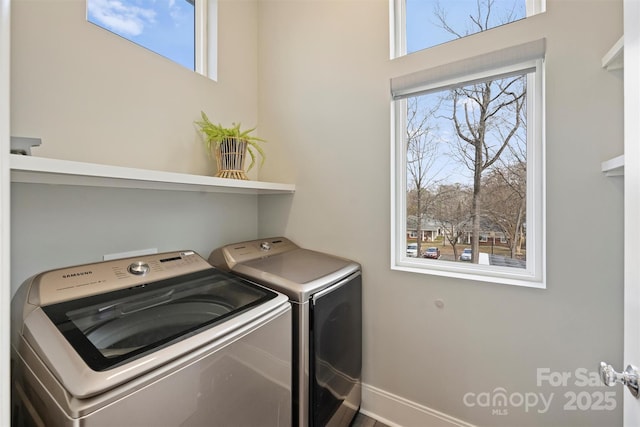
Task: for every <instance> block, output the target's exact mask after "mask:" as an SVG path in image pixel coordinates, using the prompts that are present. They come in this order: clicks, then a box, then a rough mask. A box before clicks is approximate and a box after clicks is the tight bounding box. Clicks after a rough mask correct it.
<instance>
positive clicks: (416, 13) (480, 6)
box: [392, 0, 545, 56]
mask: <svg viewBox="0 0 640 427" xmlns="http://www.w3.org/2000/svg"><path fill="white" fill-rule="evenodd" d="M394 7H395V17H396V19H395V27H396V31H395V39H396V45H395V48H394V50H395V52H394V54H393V55H392V56H401V55H405V54H408V53H412V52H416V51H419V50H422V49H426V48H429V47H432V46H436V45H439V44H442V43H446V42H449V41H451V40H455V39H459V38H462V37H466V36H469V35H471V34H476V33H479V32H482V31H486V30H489V29H491V28H495V27H499V26H501V25H505V24H508V23H511V22H515V21H518V20H520V19H524V18H526V17H527V16H531V15H534V14H536V13H540V12H542V11H543V10H544V7H545V4H544V0H455V1H451V0H394Z"/></svg>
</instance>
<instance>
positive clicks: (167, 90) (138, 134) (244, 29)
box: [11, 0, 257, 174]
mask: <svg viewBox="0 0 640 427" xmlns="http://www.w3.org/2000/svg"><path fill="white" fill-rule="evenodd" d="M12 6H13V11H12V27H13V31H12V47H13V49H12V56H11V70H12V80H11V91H12V93H11V94H12V102H11V132H12V135H16V136H30V137H39V138H42V147H41V148H38V149H35V150H33V153H34V155H38V156H43V157H51V158H59V159H67V160H79V161H85V162H94V163H105V164H112V165H120V166H131V167H138V168H148V169H157V170H166V171H175V172H191V173H202V174H210V173H211V172H212V171H213V168H212V166H211V165H210V164H209V162H208V160H207V157H206V154H205V151H204V150H203V148H202V144H201V143H200V137H199V135H198V133H197V131H196V128H195V127H194V125H193V121H194V120H196V119H198V118H199V117H200V110H204V111H205V112H207V113H208V115H209V117H210V118H211V119H212V120H213V121H216V122H220V123H223V124H225V125H230V124H231V123H232V122H240V123H242V124H244V125H247V126H255V124H257V108H256V101H255V100H256V90H257V54H256V48H257V39H256V31H257V23H256V3H255V2H253V1H232V0H221V1H219V16H220V23H219V26H220V28H219V34H221V36H220V37H219V61H218V63H219V71H218V81H217V82H213V81H211V80H209V79H208V78H205V77H203V76H201V75H199V74H197V73H195V72H193V71H190V70H188V69H186V68H184V67H182V66H180V65H177V64H175V63H173V62H172V61H170V60H168V59H165V58H163V57H161V56H160V55H157V54H155V53H153V52H150V51H148V50H146V49H144V48H141V47H139V46H138V45H135V44H134V43H131V42H129V41H127V40H125V39H123V38H121V37H119V36H117V35H115V34H112V33H110V32H108V31H106V30H104V29H102V28H100V27H98V26H96V25H93V24H91V23H89V22H87V21H86V19H85V16H86V12H85V1H84V0H13V3H12Z"/></svg>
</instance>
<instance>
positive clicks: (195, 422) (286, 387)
mask: <svg viewBox="0 0 640 427" xmlns="http://www.w3.org/2000/svg"><path fill="white" fill-rule="evenodd" d="M290 323H291V307H290V304H289V302H288V299H287V297H286V296H284V295H282V294H279V293H277V292H274V291H272V290H269V289H266V288H264V287H261V286H258V285H256V284H253V283H250V282H248V281H246V280H244V279H241V278H239V277H237V276H234V275H230V274H228V273H225V272H223V271H220V270H217V269H215V268H213V267H211V265H210V264H208V263H207V262H206V260H204V259H203V258H202V257H200V256H199V255H198V254H196V253H195V252H193V251H179V252H168V253H163V254H156V255H148V256H143V257H139V258H129V259H120V260H114V261H108V262H101V263H95V264H86V265H81V266H75V267H68V268H62V269H57V270H52V271H48V272H44V273H41V274H37V275H35V276H34V277H32V278H30V279H28V280H27V281H25V283H24V284H23V285H22V286H21V287H20V289H19V290H18V292H17V293H16V295H15V296H14V298H13V300H12V325H11V331H12V344H11V351H12V424H13V425H14V426H23V425H27V426H32V425H35V426H47V427H56V426H87V427H98V426H104V427H107V426H108V427H111V426H167V427H171V426H176V427H177V426H194V427H195V426H203V425H216V426H239V425H242V426H289V425H290V424H291V330H290Z"/></svg>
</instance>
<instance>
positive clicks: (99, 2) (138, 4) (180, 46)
mask: <svg viewBox="0 0 640 427" xmlns="http://www.w3.org/2000/svg"><path fill="white" fill-rule="evenodd" d="M87 20H88V21H89V22H91V23H93V24H96V25H98V26H100V27H103V28H105V29H107V30H109V31H111V32H113V33H115V34H118V35H120V36H122V37H124V38H126V39H128V40H131V41H132V42H134V43H137V44H139V45H140V46H143V47H145V48H147V49H149V50H152V51H154V52H156V53H158V54H160V55H162V56H164V57H166V58H169V59H171V60H172V61H174V62H177V63H178V64H181V65H183V66H185V67H187V68H189V69H191V70H194V69H195V0H87Z"/></svg>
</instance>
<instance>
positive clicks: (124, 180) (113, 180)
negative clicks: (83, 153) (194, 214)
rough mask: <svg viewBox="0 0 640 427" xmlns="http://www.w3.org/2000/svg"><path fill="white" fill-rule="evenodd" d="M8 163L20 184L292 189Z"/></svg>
mask: <svg viewBox="0 0 640 427" xmlns="http://www.w3.org/2000/svg"><path fill="white" fill-rule="evenodd" d="M10 165H11V182H20V183H35V184H58V185H76V186H86V187H112V188H136V189H149V190H174V191H201V192H208V193H236V194H253V195H262V194H291V193H294V192H295V185H293V184H280V183H273V182H260V181H243V180H236V179H227V178H215V177H210V176H203V175H190V174H183V173H174V172H163V171H155V170H148V169H135V168H127V167H120V166H109V165H101V164H97V163H84V162H74V161H68V160H57V159H47V158H44V157H33V156H21V155H16V154H12V155H11V156H10Z"/></svg>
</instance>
